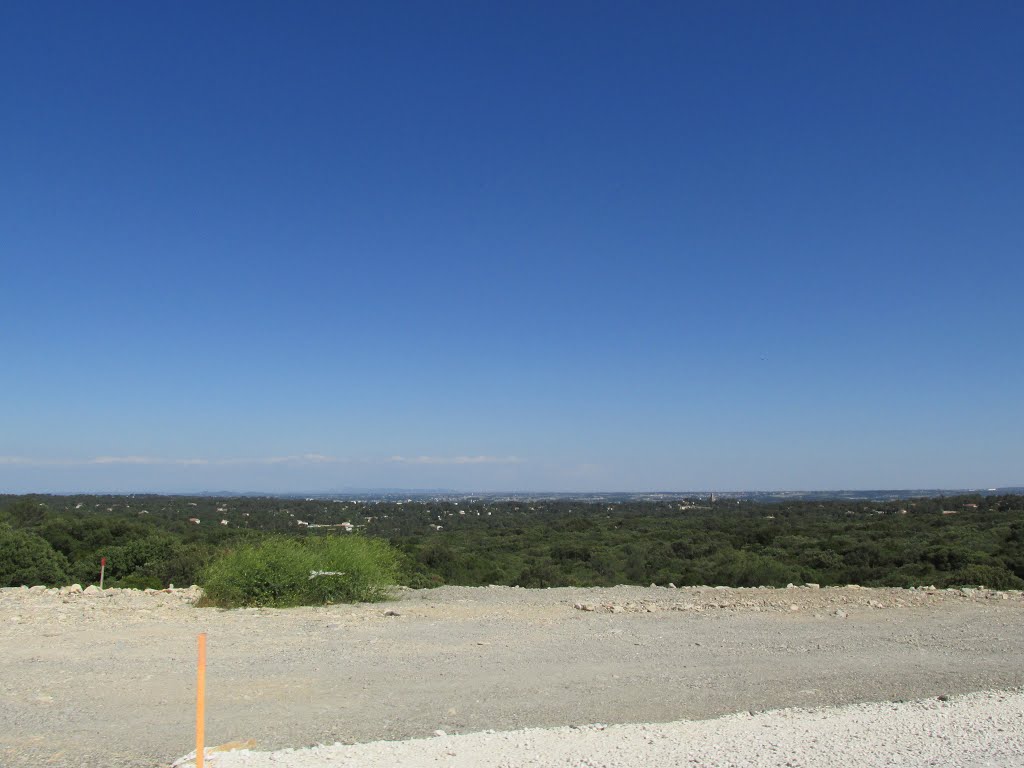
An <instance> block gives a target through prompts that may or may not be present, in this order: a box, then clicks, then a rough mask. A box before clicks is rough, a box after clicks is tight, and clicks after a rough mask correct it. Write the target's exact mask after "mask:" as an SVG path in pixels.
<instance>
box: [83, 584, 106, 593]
mask: <svg viewBox="0 0 1024 768" xmlns="http://www.w3.org/2000/svg"><path fill="white" fill-rule="evenodd" d="M102 593H103V590H102V589H100V588H99V587H97V586H96V585H95V584H90V585H89V586H88V587H86V588H85V589H83V590H82V594H83V595H100V594H102Z"/></svg>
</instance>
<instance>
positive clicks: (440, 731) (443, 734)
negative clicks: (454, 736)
mask: <svg viewBox="0 0 1024 768" xmlns="http://www.w3.org/2000/svg"><path fill="white" fill-rule="evenodd" d="M434 735H435V736H447V735H448V734H447V733H445V732H444V731H442V730H441V729H440V728H438V729H437V730H436V731H434Z"/></svg>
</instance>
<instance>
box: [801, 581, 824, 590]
mask: <svg viewBox="0 0 1024 768" xmlns="http://www.w3.org/2000/svg"><path fill="white" fill-rule="evenodd" d="M804 586H805V587H807V588H808V589H821V584H815V583H814V582H813V581H808V582H807V583H806V584H804Z"/></svg>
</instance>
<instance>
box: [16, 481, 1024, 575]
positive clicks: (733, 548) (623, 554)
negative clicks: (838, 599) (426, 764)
mask: <svg viewBox="0 0 1024 768" xmlns="http://www.w3.org/2000/svg"><path fill="white" fill-rule="evenodd" d="M324 535H343V536H359V535H362V536H369V537H377V538H382V539H384V540H386V541H388V542H390V543H391V544H392V545H393V546H394V547H395V548H396V549H397V550H398V551H399V553H400V560H401V571H402V574H403V575H402V581H403V582H404V583H405V584H408V585H409V586H414V587H430V586H438V585H441V584H461V585H485V584H506V585H516V584H518V585H520V586H523V587H548V586H565V585H574V586H611V585H615V584H650V583H657V584H668V583H674V584H676V585H677V586H683V585H699V584H708V585H730V586H759V585H767V586H785V585H786V584H787V583H790V582H792V583H803V582H815V583H819V584H821V585H823V586H824V585H831V584H847V583H855V584H862V585H865V586H883V585H884V586H919V585H933V584H934V585H936V586H939V587H944V586H961V585H985V586H988V587H990V588H996V589H1021V588H1024V497H1022V496H981V495H978V496H958V497H949V498H941V497H940V498H927V499H925V498H922V499H906V500H900V501H891V502H877V501H875V502H855V501H849V500H842V501H821V500H815V501H782V502H778V503H755V502H751V501H744V500H739V501H737V500H735V499H725V500H718V501H715V502H709V501H708V500H706V499H678V500H662V501H621V502H608V501H602V502H583V501H578V500H571V499H556V500H539V499H533V500H518V501H516V500H502V501H496V500H487V499H457V498H442V499H435V500H422V499H419V500H402V501H398V500H391V501H373V500H357V501H353V500H341V499H292V498H275V497H228V498H212V497H204V496H200V497H184V496H150V495H133V496H84V495H83V496H47V495H36V496H0V586H17V585H21V584H51V585H52V584H66V583H71V582H78V583H80V584H83V585H85V584H90V583H96V582H97V581H98V579H99V563H100V558H101V557H105V558H106V559H107V566H106V585H107V586H122V587H153V588H160V587H165V586H167V585H169V584H177V585H188V584H191V583H202V574H203V569H204V568H205V567H206V566H207V565H208V564H209V563H210V562H212V561H213V560H214V559H215V558H216V557H217V556H219V555H221V554H223V553H224V552H227V551H230V550H231V549H232V548H234V547H238V546H239V545H240V544H243V543H253V542H259V541H261V540H263V539H265V538H267V537H271V536H288V537H317V536H324Z"/></svg>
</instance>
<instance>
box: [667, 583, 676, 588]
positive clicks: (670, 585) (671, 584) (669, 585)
mask: <svg viewBox="0 0 1024 768" xmlns="http://www.w3.org/2000/svg"><path fill="white" fill-rule="evenodd" d="M668 588H669V589H675V588H676V585H675V584H673V583H672V582H671V581H670V582H669V583H668Z"/></svg>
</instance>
